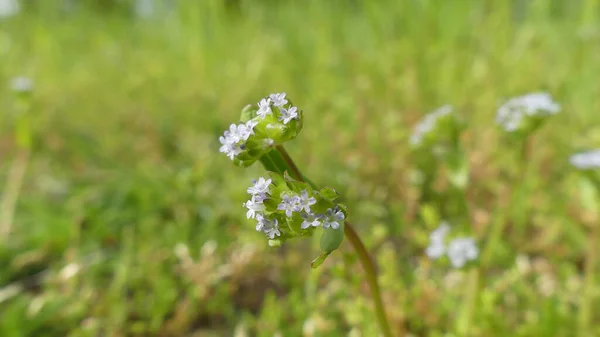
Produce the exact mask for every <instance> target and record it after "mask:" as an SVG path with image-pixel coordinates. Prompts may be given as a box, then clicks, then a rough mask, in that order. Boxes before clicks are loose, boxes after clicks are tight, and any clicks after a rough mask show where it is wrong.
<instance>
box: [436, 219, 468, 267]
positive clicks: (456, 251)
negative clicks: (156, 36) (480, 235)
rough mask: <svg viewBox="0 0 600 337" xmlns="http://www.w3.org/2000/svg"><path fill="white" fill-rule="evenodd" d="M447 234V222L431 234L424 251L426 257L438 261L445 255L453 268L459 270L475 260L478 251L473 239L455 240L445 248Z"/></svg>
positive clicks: (448, 230) (448, 228)
mask: <svg viewBox="0 0 600 337" xmlns="http://www.w3.org/2000/svg"><path fill="white" fill-rule="evenodd" d="M449 232H450V226H449V225H448V223H447V222H442V223H441V224H440V226H439V227H438V228H437V229H436V230H434V231H433V232H431V234H430V235H429V246H428V247H427V249H426V250H425V253H426V254H427V256H429V257H430V258H431V259H438V258H440V257H442V256H444V255H447V256H448V259H449V260H450V263H452V266H454V268H461V267H463V266H464V265H465V264H466V263H467V262H468V261H472V260H475V259H477V257H478V256H479V250H478V249H477V244H476V243H475V240H473V238H469V237H462V238H455V239H452V240H450V242H449V243H448V245H447V246H446V243H445V241H446V236H447V235H448V233H449Z"/></svg>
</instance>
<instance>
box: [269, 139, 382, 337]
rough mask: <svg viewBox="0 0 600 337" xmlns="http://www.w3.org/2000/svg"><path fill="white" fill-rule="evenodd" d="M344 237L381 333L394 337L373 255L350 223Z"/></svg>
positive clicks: (299, 177)
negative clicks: (360, 271)
mask: <svg viewBox="0 0 600 337" xmlns="http://www.w3.org/2000/svg"><path fill="white" fill-rule="evenodd" d="M277 151H278V152H279V153H280V154H281V156H282V157H283V159H284V160H285V162H286V164H287V166H288V168H289V169H290V171H291V172H289V173H290V175H291V176H292V177H293V178H294V179H296V180H299V181H304V182H308V183H309V184H310V185H311V186H312V187H313V188H317V187H316V185H315V184H314V183H313V182H311V181H310V180H308V179H306V177H304V175H302V173H301V172H300V170H299V169H298V167H297V166H296V164H295V163H294V160H293V159H292V157H290V155H289V154H288V153H287V151H286V150H285V148H284V147H283V146H281V145H279V146H277ZM344 235H345V236H346V239H348V241H350V244H352V247H353V248H354V251H355V252H356V254H357V255H358V259H359V260H360V263H361V264H362V267H363V269H364V271H365V275H366V277H367V283H368V284H369V287H370V288H371V297H372V298H373V303H374V305H375V315H376V316H377V322H378V323H379V328H380V329H381V333H382V334H383V336H385V337H392V336H393V335H392V330H391V328H390V324H389V322H388V318H387V314H386V312H385V307H384V305H383V300H382V299H381V288H380V287H379V282H377V270H376V269H375V263H374V261H373V259H372V258H371V255H370V254H369V252H368V251H367V248H366V247H365V245H364V244H363V242H362V240H361V239H360V237H359V236H358V233H357V232H356V230H355V229H354V227H353V226H352V224H350V223H349V222H348V221H346V222H345V226H344Z"/></svg>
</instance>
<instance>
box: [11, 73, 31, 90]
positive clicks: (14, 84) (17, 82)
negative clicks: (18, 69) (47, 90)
mask: <svg viewBox="0 0 600 337" xmlns="http://www.w3.org/2000/svg"><path fill="white" fill-rule="evenodd" d="M10 87H11V89H12V90H13V91H15V92H18V93H25V92H30V91H32V90H33V80H31V78H29V77H25V76H17V77H15V78H13V79H12V80H11V81H10Z"/></svg>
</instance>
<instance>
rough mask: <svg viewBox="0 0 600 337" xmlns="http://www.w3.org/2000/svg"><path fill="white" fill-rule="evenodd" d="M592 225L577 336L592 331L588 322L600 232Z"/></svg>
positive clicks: (592, 297) (596, 225)
mask: <svg viewBox="0 0 600 337" xmlns="http://www.w3.org/2000/svg"><path fill="white" fill-rule="evenodd" d="M592 226H593V228H592V233H591V235H590V237H589V241H588V247H587V251H588V254H587V258H586V261H585V267H584V268H585V278H584V281H583V290H582V296H581V302H580V305H579V315H578V316H579V317H578V325H579V329H578V330H579V336H589V335H591V334H592V331H590V322H591V318H592V304H593V302H594V286H595V273H596V263H597V262H598V259H597V255H598V254H597V251H598V248H597V245H598V235H599V234H600V233H599V227H598V224H593V225H592Z"/></svg>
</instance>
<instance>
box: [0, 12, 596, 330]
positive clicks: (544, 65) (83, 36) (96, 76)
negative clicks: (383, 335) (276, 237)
mask: <svg viewBox="0 0 600 337" xmlns="http://www.w3.org/2000/svg"><path fill="white" fill-rule="evenodd" d="M191 3H192V2H190V4H187V3H186V4H185V5H181V6H180V7H179V8H178V10H177V11H176V12H174V13H172V14H170V15H168V16H167V17H161V18H156V19H151V20H139V19H135V18H132V17H130V16H129V15H127V13H123V12H118V11H115V12H101V11H98V10H96V11H92V10H86V9H85V8H81V9H80V10H79V11H78V12H75V13H72V14H69V15H65V14H64V13H61V12H60V11H58V10H55V9H53V8H52V7H51V6H49V5H46V6H45V8H38V9H37V10H35V9H31V10H30V11H28V12H26V13H22V14H21V15H20V16H17V17H13V18H9V19H4V20H2V21H0V61H1V64H2V66H0V116H1V119H0V181H1V182H2V184H0V193H3V192H4V191H5V189H4V186H5V185H6V183H8V180H9V179H10V178H9V172H10V170H11V168H12V169H14V168H15V165H26V172H25V177H24V180H23V186H22V189H21V190H20V194H19V196H18V202H17V204H16V209H15V215H14V221H12V222H11V224H12V232H11V233H10V235H9V236H8V237H7V238H6V239H4V238H1V239H2V241H0V294H6V293H7V289H9V287H14V286H17V287H18V288H16V289H17V291H16V296H12V297H10V298H9V299H5V300H3V301H0V336H66V335H69V336H153V335H156V336H183V335H189V336H229V335H234V336H274V335H278V334H279V336H307V337H308V336H347V335H348V334H349V333H350V335H352V336H359V335H361V336H376V333H377V331H378V330H377V325H376V321H375V317H374V314H373V312H372V309H371V307H370V305H371V304H370V298H369V297H368V293H367V291H366V289H367V288H366V284H365V279H364V277H363V275H362V274H361V273H360V271H361V269H360V265H359V264H358V262H357V260H356V258H355V257H354V255H353V252H352V250H351V248H350V247H349V246H348V245H347V244H344V245H343V246H342V249H341V250H340V251H338V252H336V253H334V254H332V256H331V257H330V258H329V259H328V260H327V261H326V263H325V264H324V265H323V266H322V267H321V268H320V269H318V270H311V269H310V261H311V259H312V258H313V257H315V256H316V255H317V254H318V242H310V240H305V241H304V242H302V241H293V242H289V243H286V245H285V246H284V247H283V248H281V249H269V247H267V244H266V242H265V240H264V238H263V237H262V236H260V235H259V234H258V233H256V232H255V231H254V226H253V224H252V223H251V222H250V221H248V220H246V219H245V216H244V214H245V211H244V210H243V209H242V207H241V206H240V205H241V203H242V202H243V201H244V200H245V198H246V194H245V189H246V186H247V185H248V184H249V182H250V180H251V179H252V178H255V177H257V176H258V175H260V174H261V173H262V169H261V168H260V167H259V166H258V165H256V166H253V167H252V168H250V169H247V170H242V169H240V168H236V167H234V166H233V165H232V164H231V162H230V161H229V160H228V159H227V158H226V157H225V156H223V155H221V154H219V153H218V147H219V144H218V140H217V138H218V136H219V134H221V132H222V131H223V130H224V129H225V128H226V127H227V126H228V125H229V123H232V122H235V121H237V119H238V115H239V112H240V110H241V109H242V108H243V107H244V106H245V105H246V104H249V103H253V102H256V101H258V99H259V98H260V97H262V96H265V95H266V94H268V93H270V92H276V91H286V92H287V93H288V95H289V96H291V97H292V98H293V100H294V102H295V104H297V105H298V106H300V107H301V108H302V109H303V110H304V112H305V117H306V122H305V127H304V130H303V131H302V133H301V134H300V136H299V137H298V138H297V139H296V140H295V141H294V142H293V143H291V144H289V145H288V146H287V147H288V150H289V152H290V153H291V154H292V155H293V156H294V158H296V160H297V162H298V164H299V166H300V167H301V169H302V170H303V171H304V173H305V174H306V175H307V176H309V177H311V179H312V180H314V181H315V182H317V183H318V184H323V185H324V184H327V185H330V186H332V187H334V188H336V189H337V190H338V191H339V192H341V193H342V194H343V195H344V196H345V203H347V205H348V209H349V212H350V215H351V218H352V220H353V222H355V223H356V224H357V226H358V230H359V231H360V232H361V234H362V235H363V237H364V240H365V241H366V244H367V246H368V247H369V249H370V250H371V252H372V253H373V254H375V255H376V257H377V261H378V263H379V267H380V272H381V274H380V281H381V284H382V287H383V291H384V300H385V302H386V304H387V306H388V311H389V316H390V319H391V321H392V325H393V326H394V328H395V329H398V330H399V329H400V327H402V329H403V330H405V331H409V332H411V333H412V334H413V335H415V336H421V335H423V336H443V335H446V336H456V335H458V333H457V332H456V326H457V320H458V319H459V314H458V313H459V311H460V310H461V308H462V307H463V306H464V305H465V304H464V299H463V296H464V291H465V284H466V282H467V278H468V276H467V275H468V272H467V271H466V270H465V271H456V270H453V269H452V268H451V267H450V266H449V265H446V264H443V263H441V264H440V263H436V262H431V261H430V260H429V259H428V258H427V257H426V256H425V254H424V248H425V246H426V245H427V235H428V234H429V232H430V231H431V230H432V229H433V227H432V224H430V223H427V221H425V219H424V217H423V214H424V212H425V210H430V211H431V210H433V213H434V214H437V217H440V218H441V217H448V216H450V215H451V214H449V213H450V212H452V210H451V209H450V208H449V207H447V206H446V203H445V202H447V201H448V200H451V198H452V194H451V191H450V189H449V188H448V184H447V181H446V179H445V178H443V177H444V176H443V175H442V174H440V178H439V179H438V180H437V181H436V184H435V189H436V192H437V193H439V194H440V195H441V196H442V197H441V198H440V199H436V200H434V201H432V202H430V203H428V204H426V205H425V204H422V203H420V202H419V200H420V198H419V196H420V195H421V193H422V192H423V191H421V190H420V189H419V188H418V186H416V185H414V184H412V183H411V177H412V176H413V171H414V169H415V166H414V164H413V163H414V159H415V158H414V157H412V156H411V152H410V148H409V146H408V136H409V135H410V132H411V127H412V125H414V124H415V123H416V122H417V121H418V120H419V118H420V117H421V116H423V115H424V114H425V113H427V112H429V111H431V110H432V109H434V108H436V107H438V106H441V105H443V104H447V103H448V104H452V105H454V106H455V107H456V109H457V110H458V111H459V112H460V113H461V114H462V115H463V116H465V120H466V121H467V123H468V129H467V131H466V132H465V134H464V135H463V139H462V140H463V142H462V143H463V145H464V148H465V150H466V151H468V156H469V161H470V163H471V165H472V168H471V169H472V174H471V183H470V185H469V189H468V193H467V196H468V198H467V202H468V204H469V209H470V213H469V214H462V215H461V216H462V218H463V219H466V220H464V222H465V223H463V224H462V225H464V226H469V227H470V228H472V229H473V231H474V233H475V234H476V236H477V237H478V239H479V241H480V242H481V243H485V242H486V238H487V233H488V232H489V228H490V226H491V224H492V223H493V222H494V221H503V222H504V224H505V226H504V232H503V236H502V240H501V241H500V242H499V243H498V245H497V246H496V247H495V249H494V250H493V252H492V253H491V256H490V258H489V259H490V261H489V263H487V264H486V266H485V268H482V270H483V273H484V276H485V277H483V278H482V280H483V282H482V284H481V288H482V289H481V291H480V292H479V293H477V299H476V301H477V302H476V303H477V305H476V306H475V308H474V313H473V318H472V320H471V321H470V324H471V325H472V326H471V329H470V330H471V332H472V334H473V335H475V336H571V335H573V333H574V332H575V331H578V329H579V327H580V326H581V325H580V323H579V322H578V309H579V308H580V304H581V299H582V298H588V300H590V299H591V302H590V303H591V312H592V315H594V317H592V318H595V319H598V318H600V317H597V312H599V311H600V302H599V298H598V292H599V291H600V288H599V287H598V285H597V284H592V285H591V291H590V289H588V290H587V291H590V292H588V293H584V290H583V280H584V277H585V272H584V265H585V263H586V259H587V258H588V255H590V254H589V248H590V247H588V246H587V245H588V239H587V238H588V237H589V236H590V235H591V234H590V233H591V230H590V225H593V224H597V223H598V219H599V218H598V209H597V208H592V209H588V208H585V207H583V206H582V202H581V201H580V199H579V194H578V190H579V185H578V184H577V181H578V180H577V179H578V175H577V173H576V172H574V171H573V170H572V169H571V168H570V167H569V163H568V156H569V155H570V154H571V153H572V152H574V151H576V150H579V149H586V148H594V147H598V146H599V145H600V128H598V127H597V126H598V125H600V113H599V111H600V98H599V97H598V93H600V81H598V74H600V62H597V57H598V55H600V28H599V27H600V18H599V16H600V1H595V0H587V1H543V0H538V1H513V2H512V3H511V2H509V1H488V2H484V1H408V0H404V1H381V2H378V3H376V2H370V1H352V2H344V1H331V2H325V1H316V0H314V1H303V2H293V1H279V2H275V1H242V2H241V5H240V8H239V10H236V9H234V8H233V9H232V8H230V9H227V8H225V7H224V6H222V4H221V2H220V1H216V0H209V1H201V2H198V4H191ZM18 75H25V76H30V77H32V78H33V79H34V80H35V91H34V93H33V97H32V101H31V102H32V103H31V104H32V105H31V110H30V111H29V112H28V115H27V120H28V121H29V123H30V125H31V130H32V132H33V137H34V138H33V145H32V148H31V154H30V156H29V157H27V158H26V159H25V160H24V161H23V160H22V161H21V162H19V161H18V160H17V158H18V157H19V153H20V151H21V150H19V147H17V146H16V145H15V142H14V138H15V137H14V136H15V135H14V132H13V129H14V125H15V120H16V118H17V117H15V114H14V113H13V111H14V109H15V97H14V94H13V93H12V92H11V91H10V89H9V87H8V85H7V84H6V83H8V81H9V80H10V78H12V77H14V76H18ZM539 90H544V91H549V92H551V93H552V94H553V96H554V97H555V99H556V100H557V101H558V102H559V103H561V104H562V106H563V112H562V113H561V114H559V115H557V116H556V117H555V118H553V119H551V120H550V121H549V122H548V123H547V124H546V125H545V126H544V127H543V128H542V130H541V131H540V132H538V133H537V134H536V135H535V137H534V138H533V139H532V151H531V156H530V157H529V162H528V165H530V169H531V173H530V174H529V175H528V176H527V179H525V181H521V180H520V179H519V178H518V176H517V167H518V153H517V152H518V151H516V150H515V148H514V147H513V146H512V145H511V144H508V143H506V142H504V141H503V138H502V137H501V134H500V132H499V130H498V129H497V127H496V126H495V124H494V116H495V111H496V107H497V106H498V103H500V102H502V100H503V99H505V98H507V97H511V96H514V95H519V94H524V93H528V92H532V91H539ZM15 163H16V164H15ZM19 163H20V164H19ZM440 172H443V169H441V171H440ZM516 185H525V186H526V187H527V188H526V195H525V196H524V198H523V199H522V200H523V204H525V205H526V209H527V213H526V221H513V220H514V219H513V218H512V213H513V210H512V207H509V206H508V197H509V195H510V194H511V193H512V190H513V187H514V186H516ZM498 219H500V220H498ZM515 224H518V226H517V225H515ZM184 247H187V253H186V249H185V248H184ZM592 248H595V247H592ZM591 255H593V254H591ZM70 264H77V265H79V266H80V267H81V269H80V270H79V272H78V273H77V274H76V275H74V276H72V277H71V278H68V279H67V278H65V277H64V276H65V274H64V273H65V269H64V268H65V267H66V266H68V265H70ZM61 273H62V274H61ZM61 275H62V276H61ZM13 289H15V288H13ZM590 294H591V295H590ZM1 297H2V295H0V298H1ZM311 329H312V330H311ZM593 329H595V330H593ZM593 329H592V330H588V331H579V332H580V333H581V334H582V335H585V336H593V335H600V330H599V329H598V327H593ZM311 331H313V332H311ZM446 333H447V334H446Z"/></svg>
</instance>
